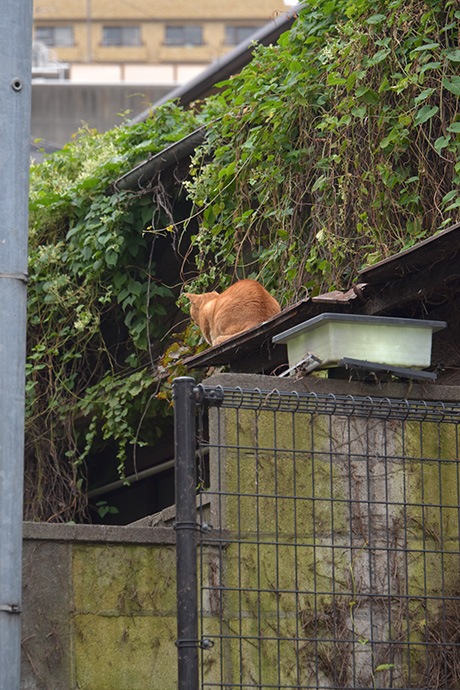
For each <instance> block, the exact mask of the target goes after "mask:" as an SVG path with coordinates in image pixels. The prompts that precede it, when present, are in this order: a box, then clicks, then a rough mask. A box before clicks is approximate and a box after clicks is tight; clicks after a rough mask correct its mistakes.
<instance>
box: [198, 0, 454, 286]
mask: <svg viewBox="0 0 460 690" xmlns="http://www.w3.org/2000/svg"><path fill="white" fill-rule="evenodd" d="M459 19H460V11H459V10H458V9H457V5H456V3H454V2H447V3H442V2H421V1H420V0H410V1H409V2H406V1H405V0H404V1H402V0H390V1H387V2H384V1H383V0H382V1H377V2H368V1H364V0H357V1H356V2H351V1H347V0H342V1H341V0H329V1H327V2H320V3H317V2H310V1H307V2H304V3H303V9H302V10H301V12H300V16H299V19H298V21H297V22H296V24H295V25H294V27H293V29H292V30H291V31H290V32H289V33H286V34H284V35H283V36H282V37H281V38H280V40H279V42H278V44H277V45H275V46H271V47H268V48H263V47H259V48H257V49H256V50H255V57H254V59H253V61H252V62H251V64H250V65H249V66H248V67H247V68H246V69H245V70H244V71H243V72H242V73H241V74H240V75H238V76H237V77H234V78H233V79H231V80H230V81H229V82H227V83H226V84H224V85H223V90H222V91H221V93H220V94H219V95H218V96H216V97H214V101H213V105H214V108H215V111H216V114H217V113H218V114H220V115H221V120H220V121H218V122H217V123H216V124H214V125H212V126H211V127H210V133H209V137H208V141H207V143H206V144H205V145H204V146H203V147H201V149H200V150H199V151H197V153H196V156H195V160H194V166H193V175H192V177H191V179H190V181H189V191H190V194H191V195H192V198H193V199H194V201H195V203H196V205H197V207H198V208H202V209H203V215H202V218H203V222H202V226H201V228H200V232H199V233H198V234H197V235H196V237H195V239H194V242H195V244H196V246H197V248H198V251H199V261H198V266H199V268H200V271H201V276H200V279H199V283H203V282H209V279H210V278H211V281H215V280H216V278H217V276H221V277H222V276H223V278H221V282H223V283H224V284H226V283H227V282H228V281H229V280H230V279H231V276H232V275H233V276H234V275H239V276H240V277H241V276H243V275H246V276H260V277H261V278H262V280H263V282H264V283H265V284H266V285H268V286H269V287H271V288H272V289H273V290H275V291H276V292H277V293H278V294H280V293H281V296H283V297H284V298H285V299H293V298H296V297H302V296H305V290H306V289H307V290H308V291H309V292H310V294H314V293H315V292H318V291H320V290H327V289H333V288H346V287H348V286H349V285H350V282H351V281H352V280H353V278H354V277H355V276H356V272H357V270H358V269H359V268H360V267H362V266H363V265H365V264H366V263H374V262H376V261H378V260H380V259H383V258H385V257H387V256H388V255H389V254H391V253H394V252H397V251H399V250H401V249H405V248H407V247H409V246H411V245H412V244H414V243H415V242H417V241H419V240H420V239H422V238H423V237H425V236H427V235H430V234H433V233H434V232H436V231H438V230H439V229H442V228H443V227H445V226H447V225H449V224H451V223H453V222H455V221H456V220H457V219H458V208H459V206H460V194H459V181H460V178H459V172H460V164H459V163H458V160H459V152H460V149H459V147H460V139H459V133H460V116H459V112H458V96H459V94H460V73H459V63H460V50H459V45H458V23H459ZM210 106H211V104H210V103H208V104H207V108H208V109H209V108H210ZM222 268H225V269H226V270H224V271H223V270H222ZM203 276H204V278H203ZM200 287H201V286H200Z"/></svg>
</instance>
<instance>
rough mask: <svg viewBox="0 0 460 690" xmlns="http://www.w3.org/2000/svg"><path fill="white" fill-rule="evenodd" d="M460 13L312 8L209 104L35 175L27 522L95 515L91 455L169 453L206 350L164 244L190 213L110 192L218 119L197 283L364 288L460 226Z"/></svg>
mask: <svg viewBox="0 0 460 690" xmlns="http://www.w3.org/2000/svg"><path fill="white" fill-rule="evenodd" d="M459 21H460V10H458V9H457V5H456V3H454V2H440V1H439V0H430V1H427V2H422V1H420V0H409V1H408V0H404V1H403V0H382V1H380V2H377V1H375V0H374V1H365V0H355V1H354V2H352V1H351V0H328V1H325V0H322V1H321V2H312V1H311V2H310V1H309V0H307V1H306V2H304V4H303V9H302V11H301V12H300V14H299V18H298V20H297V22H296V23H295V24H294V27H293V28H292V30H291V31H290V32H288V33H286V34H284V35H283V36H282V37H281V39H280V40H279V42H278V44H277V45H274V46H270V47H268V48H264V47H255V49H254V59H253V61H252V62H251V64H250V65H249V66H248V67H246V68H245V69H244V70H243V71H242V72H241V73H240V74H239V75H237V76H235V77H233V78H232V79H231V80H229V81H228V82H226V83H225V84H223V85H222V88H221V90H220V92H219V93H218V94H217V95H215V96H212V97H210V98H208V99H206V101H204V102H203V103H201V104H198V105H197V107H196V108H195V109H194V110H189V111H184V110H182V109H181V108H179V107H177V106H175V105H173V104H167V105H166V106H163V107H162V108H160V109H158V110H156V111H155V112H154V114H153V115H152V118H151V119H149V120H148V121H147V122H146V123H142V124H138V125H135V126H121V127H119V128H116V129H114V130H112V131H111V132H108V133H106V134H98V133H96V132H93V131H91V130H88V129H86V130H84V131H82V132H80V133H79V135H78V137H77V138H76V139H75V141H73V142H72V143H71V144H69V145H67V146H66V147H65V148H64V150H63V151H61V152H58V153H56V154H54V155H53V156H52V157H50V158H49V159H48V161H47V162H45V163H44V164H43V165H40V166H35V167H33V168H32V174H31V213H30V223H31V228H30V274H31V278H32V282H31V285H30V289H29V354H28V365H27V367H28V371H27V373H28V378H27V415H28V421H27V442H26V516H27V517H28V518H35V519H56V520H57V519H59V520H69V519H75V518H81V517H82V516H84V514H85V510H86V500H85V494H84V491H82V489H84V488H85V472H84V469H83V468H84V462H85V459H86V458H87V457H88V456H89V455H91V454H94V453H96V452H97V451H98V450H99V449H101V448H102V447H104V446H105V445H107V444H110V445H111V446H112V447H113V448H114V457H115V456H116V460H115V462H116V463H117V464H118V466H119V471H120V473H121V474H123V471H124V470H123V468H124V461H125V458H126V454H127V453H129V452H132V449H133V448H134V447H135V446H136V444H154V443H155V439H156V438H157V437H158V436H160V435H161V433H162V430H163V428H164V426H165V424H170V419H169V416H170V404H169V400H168V399H167V396H166V395H165V389H164V385H163V384H164V381H165V377H167V375H168V367H171V366H172V365H173V364H174V363H176V362H177V360H178V358H179V355H182V354H185V353H187V352H192V351H193V350H194V348H195V346H196V342H197V339H196V333H195V332H194V331H193V330H191V329H189V330H188V331H187V332H186V334H185V335H182V336H180V337H175V336H172V335H171V333H169V325H168V322H167V319H166V318H165V311H167V310H168V308H169V307H168V305H170V304H172V303H173V300H172V294H173V293H172V288H173V287H174V286H172V285H169V284H165V281H159V280H158V279H157V277H156V276H157V275H158V270H157V268H158V260H159V259H158V257H157V256H156V255H155V252H154V251H153V250H154V247H155V241H156V239H158V238H159V237H161V238H163V239H164V238H168V237H170V238H171V241H174V242H176V241H177V240H178V238H180V237H181V236H182V233H183V232H184V229H186V228H187V227H189V229H190V227H191V225H190V222H191V221H190V220H189V219H188V218H184V217H183V215H180V214H179V212H176V211H175V209H174V204H173V203H170V201H171V200H169V201H168V200H167V199H166V200H165V199H163V198H160V197H159V196H158V194H157V195H156V196H155V197H154V195H153V194H152V189H151V188H145V189H138V190H136V191H135V192H114V191H113V189H111V188H110V185H111V183H112V182H113V181H114V180H115V179H116V178H117V177H118V176H119V175H121V174H123V173H124V172H126V171H128V170H129V169H131V168H132V167H133V166H134V165H135V164H136V163H138V162H139V161H140V160H143V159H145V158H146V157H147V156H148V155H150V154H152V153H153V154H154V153H156V152H158V151H160V150H161V149H162V148H164V147H165V146H167V145H168V144H169V143H171V142H172V141H175V140H178V139H180V138H181V137H182V136H184V135H185V134H187V133H189V132H191V131H193V130H194V129H195V128H197V127H198V126H200V125H201V124H203V123H206V124H207V125H208V136H207V140H206V142H205V144H203V145H202V146H201V147H200V148H199V149H198V150H197V151H196V154H195V156H194V158H193V161H192V167H191V171H190V175H189V179H188V181H187V183H186V186H187V192H186V193H187V194H188V197H189V201H190V202H191V203H192V204H193V208H192V209H191V211H190V217H192V216H193V218H194V222H196V220H197V219H198V224H197V230H196V231H194V232H193V236H192V240H191V242H192V249H193V250H194V252H195V257H196V279H195V280H194V281H193V284H192V285H191V286H190V285H188V286H187V287H188V289H189V290H192V291H193V290H197V291H198V290H201V289H209V288H214V287H224V286H225V285H227V284H229V282H231V280H233V279H234V278H235V277H236V276H238V277H256V278H259V279H260V280H261V281H262V282H263V283H264V284H265V286H266V287H267V288H269V289H270V290H272V291H273V292H274V294H276V296H277V297H278V298H279V300H280V301H281V302H282V303H283V304H287V303H288V302H290V301H292V300H294V299H296V298H299V297H303V296H305V295H306V294H307V293H308V294H315V293H317V292H319V291H324V290H327V289H334V288H347V287H348V286H349V285H350V283H351V281H352V280H353V278H354V277H355V276H356V271H357V270H358V269H359V268H360V267H361V266H363V265H365V264H366V263H372V262H375V261H378V260H379V259H381V258H384V257H386V256H388V255H389V254H392V253H394V252H396V251H399V250H401V249H404V248H406V247H408V246H410V245H412V244H414V243H415V242H417V241H419V240H420V239H422V238H423V237H425V236H428V235H431V234H433V233H435V232H437V231H438V230H440V229H442V228H443V227H445V226H447V225H449V224H451V223H453V222H456V221H457V220H458V219H459V212H458V209H459V207H460V193H459V192H460V186H459V181H460V176H459V173H460V162H459V160H460V157H459V155H458V153H459V149H460V114H459V112H458V105H459V102H458V97H459V94H460V69H459V66H460V47H459V35H458V25H459ZM108 190H111V191H109V192H108ZM179 193H181V194H182V193H183V187H182V186H180V185H178V186H177V194H179ZM181 208H182V207H181ZM182 259H183V257H178V260H182ZM166 387H167V381H166Z"/></svg>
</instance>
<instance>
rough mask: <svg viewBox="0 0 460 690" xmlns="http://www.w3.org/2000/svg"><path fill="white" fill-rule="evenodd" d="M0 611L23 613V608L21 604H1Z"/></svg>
mask: <svg viewBox="0 0 460 690" xmlns="http://www.w3.org/2000/svg"><path fill="white" fill-rule="evenodd" d="M0 611H3V612H4V613H21V612H22V608H21V605H20V604H0Z"/></svg>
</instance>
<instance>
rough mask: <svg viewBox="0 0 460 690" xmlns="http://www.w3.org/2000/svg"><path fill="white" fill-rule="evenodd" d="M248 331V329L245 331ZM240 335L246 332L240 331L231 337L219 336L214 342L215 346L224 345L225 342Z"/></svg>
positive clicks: (230, 335)
mask: <svg viewBox="0 0 460 690" xmlns="http://www.w3.org/2000/svg"><path fill="white" fill-rule="evenodd" d="M245 330H247V329H245ZM240 333H244V331H238V333H229V335H219V336H218V337H217V338H215V339H214V340H213V342H212V344H213V346H214V345H220V344H221V343H223V342H224V341H225V340H228V339H229V338H234V337H235V336H236V335H239V334H240Z"/></svg>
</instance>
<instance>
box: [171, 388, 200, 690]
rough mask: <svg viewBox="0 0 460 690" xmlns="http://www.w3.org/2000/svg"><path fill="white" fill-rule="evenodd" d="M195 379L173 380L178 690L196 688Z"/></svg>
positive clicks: (196, 689)
mask: <svg viewBox="0 0 460 690" xmlns="http://www.w3.org/2000/svg"><path fill="white" fill-rule="evenodd" d="M194 387H195V380H194V379H193V378H191V377H189V376H182V377H180V378H177V379H175V380H174V382H173V397H174V445H175V491H176V522H175V525H174V529H175V530H176V577H177V641H176V645H177V647H178V686H177V687H178V690H198V682H199V681H198V645H199V641H198V589H197V554H196V498H195V496H196V485H197V479H196V422H195V408H196V404H195V399H194Z"/></svg>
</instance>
